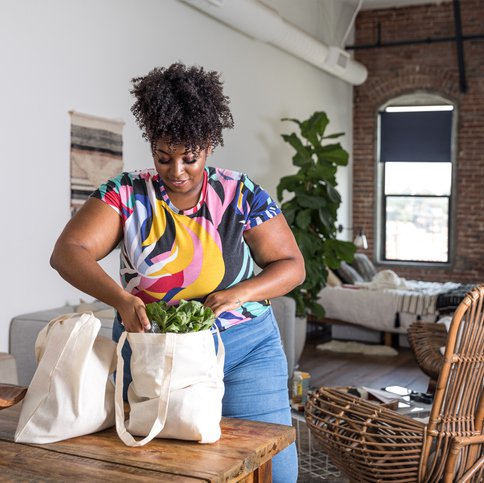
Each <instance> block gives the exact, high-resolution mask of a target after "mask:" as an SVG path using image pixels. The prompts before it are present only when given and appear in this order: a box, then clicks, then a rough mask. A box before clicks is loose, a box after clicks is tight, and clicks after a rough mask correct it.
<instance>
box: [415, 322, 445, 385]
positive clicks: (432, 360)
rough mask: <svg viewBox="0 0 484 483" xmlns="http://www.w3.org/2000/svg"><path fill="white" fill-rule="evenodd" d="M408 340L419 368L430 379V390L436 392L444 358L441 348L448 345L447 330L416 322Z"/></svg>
mask: <svg viewBox="0 0 484 483" xmlns="http://www.w3.org/2000/svg"><path fill="white" fill-rule="evenodd" d="M407 338H408V342H409V345H410V348H411V349H412V352H413V354H414V356H415V359H416V361H417V364H418V366H419V367H420V369H422V371H423V372H424V373H425V374H427V376H429V377H430V382H429V390H431V391H432V392H433V391H434V390H435V387H436V384H437V379H438V377H439V373H440V369H441V368H442V364H443V363H444V356H443V355H442V353H441V352H440V348H441V347H444V346H445V344H446V343H447V329H446V327H445V325H444V324H436V323H435V322H420V321H419V322H414V323H413V324H411V325H410V327H409V328H408V329H407Z"/></svg>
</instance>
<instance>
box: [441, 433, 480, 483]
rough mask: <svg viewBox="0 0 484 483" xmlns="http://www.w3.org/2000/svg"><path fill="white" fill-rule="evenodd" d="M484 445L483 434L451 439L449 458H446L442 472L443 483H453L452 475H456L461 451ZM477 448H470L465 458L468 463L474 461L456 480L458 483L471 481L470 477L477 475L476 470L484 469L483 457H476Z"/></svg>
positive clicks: (477, 454) (477, 453)
mask: <svg viewBox="0 0 484 483" xmlns="http://www.w3.org/2000/svg"><path fill="white" fill-rule="evenodd" d="M483 443H484V434H476V435H474V436H467V437H462V436H457V437H455V438H453V439H452V442H451V446H450V451H449V456H448V457H447V462H446V464H445V470H444V479H443V481H444V483H451V482H452V481H454V475H455V473H456V469H457V468H456V466H457V464H458V463H459V462H460V455H461V451H462V450H463V449H464V448H466V447H468V446H474V445H480V444H483ZM478 450H479V448H477V447H476V448H471V449H470V451H469V454H468V456H467V460H468V461H472V460H475V461H474V462H473V463H472V465H471V466H470V467H469V468H468V469H467V471H466V472H465V474H464V475H463V476H462V477H461V478H460V479H459V480H456V481H457V482H458V483H464V482H467V481H471V479H472V477H473V476H474V475H475V473H477V471H478V470H480V469H481V468H483V467H484V456H481V457H478V456H479V453H480V452H478Z"/></svg>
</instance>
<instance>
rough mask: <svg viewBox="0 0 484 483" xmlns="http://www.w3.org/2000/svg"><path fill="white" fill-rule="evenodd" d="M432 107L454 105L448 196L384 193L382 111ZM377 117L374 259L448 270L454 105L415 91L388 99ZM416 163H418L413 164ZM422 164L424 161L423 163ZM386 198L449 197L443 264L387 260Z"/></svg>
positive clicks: (453, 201)
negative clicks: (406, 107) (405, 107)
mask: <svg viewBox="0 0 484 483" xmlns="http://www.w3.org/2000/svg"><path fill="white" fill-rule="evenodd" d="M434 104H446V105H451V106H453V115H452V130H451V159H450V163H451V187H450V194H449V195H401V194H399V195H387V194H386V193H385V174H386V173H385V165H386V162H385V161H381V159H380V158H381V153H380V146H381V116H380V113H381V112H383V111H385V109H386V108H387V107H389V106H401V105H409V106H414V105H415V106H417V105H434ZM376 117H377V136H376V139H375V143H376V149H375V152H376V154H377V155H376V162H375V165H376V166H375V179H376V182H375V191H376V192H375V197H376V200H377V202H376V203H375V209H376V213H375V219H376V223H375V228H374V230H375V242H376V243H375V260H376V261H377V263H380V264H382V265H388V266H409V267H416V268H417V267H418V268H440V269H442V268H444V269H450V268H452V267H453V265H454V261H455V228H454V227H455V205H456V186H457V184H456V183H457V169H456V168H457V166H456V136H457V119H458V110H457V105H456V103H455V102H453V101H452V100H450V99H447V98H444V97H442V96H439V95H437V94H435V93H428V92H416V93H413V94H408V95H404V96H400V97H397V98H393V99H390V100H389V101H388V102H386V103H385V104H383V105H382V106H380V107H379V109H378V110H377V113H376ZM414 162H416V163H418V161H414ZM423 162H425V161H423ZM388 197H405V198H406V197H408V198H413V197H419V198H448V200H449V201H448V218H447V233H448V238H447V247H448V252H447V261H445V262H440V261H437V262H432V261H427V260H426V261H419V260H392V259H387V258H385V257H386V253H385V252H386V231H387V230H386V221H387V220H386V213H387V211H386V209H387V198H388Z"/></svg>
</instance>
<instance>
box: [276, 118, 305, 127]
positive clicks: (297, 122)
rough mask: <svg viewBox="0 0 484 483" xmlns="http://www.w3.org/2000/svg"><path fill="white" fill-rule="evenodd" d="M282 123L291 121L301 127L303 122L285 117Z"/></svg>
mask: <svg viewBox="0 0 484 483" xmlns="http://www.w3.org/2000/svg"><path fill="white" fill-rule="evenodd" d="M281 121H289V122H294V123H296V124H297V125H298V126H301V122H300V121H298V120H297V119H294V118H291V117H283V118H282V119H281Z"/></svg>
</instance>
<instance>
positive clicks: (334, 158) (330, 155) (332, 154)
mask: <svg viewBox="0 0 484 483" xmlns="http://www.w3.org/2000/svg"><path fill="white" fill-rule="evenodd" d="M316 155H317V157H318V159H324V160H325V161H328V162H330V163H334V164H336V165H337V166H346V165H347V164H348V159H349V154H348V151H345V150H344V149H343V148H342V147H341V144H340V143H337V144H327V145H326V146H323V147H321V148H320V149H318V150H317V151H316Z"/></svg>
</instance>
